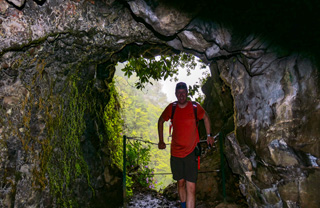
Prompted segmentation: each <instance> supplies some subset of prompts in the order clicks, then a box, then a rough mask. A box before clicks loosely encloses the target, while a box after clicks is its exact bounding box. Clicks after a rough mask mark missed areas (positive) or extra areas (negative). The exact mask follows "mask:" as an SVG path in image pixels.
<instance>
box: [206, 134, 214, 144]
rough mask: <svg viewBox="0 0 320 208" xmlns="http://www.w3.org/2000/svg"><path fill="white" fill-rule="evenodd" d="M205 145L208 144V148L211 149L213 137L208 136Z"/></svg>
mask: <svg viewBox="0 0 320 208" xmlns="http://www.w3.org/2000/svg"><path fill="white" fill-rule="evenodd" d="M207 143H208V145H209V146H211V147H213V143H214V137H213V136H208V137H207Z"/></svg>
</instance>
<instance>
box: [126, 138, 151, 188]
mask: <svg viewBox="0 0 320 208" xmlns="http://www.w3.org/2000/svg"><path fill="white" fill-rule="evenodd" d="M150 150H151V146H147V147H143V145H142V143H141V142H139V141H134V142H132V143H129V144H128V145H127V162H126V167H127V170H128V173H129V174H130V173H131V174H134V176H135V177H133V178H134V179H135V180H136V182H137V183H139V184H140V185H141V186H143V187H149V188H155V181H154V179H153V176H154V174H153V173H154V169H153V168H150V167H149V166H148V165H149V163H150V158H151V154H150ZM130 188H131V187H128V185H127V189H130Z"/></svg>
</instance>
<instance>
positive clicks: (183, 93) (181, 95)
mask: <svg viewBox="0 0 320 208" xmlns="http://www.w3.org/2000/svg"><path fill="white" fill-rule="evenodd" d="M187 95H188V92H187V90H186V89H179V90H177V91H176V97H177V99H178V103H180V104H185V103H186V102H187Z"/></svg>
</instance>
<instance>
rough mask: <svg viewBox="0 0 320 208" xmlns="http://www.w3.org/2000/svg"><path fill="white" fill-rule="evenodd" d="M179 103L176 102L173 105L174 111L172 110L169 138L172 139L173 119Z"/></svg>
mask: <svg viewBox="0 0 320 208" xmlns="http://www.w3.org/2000/svg"><path fill="white" fill-rule="evenodd" d="M177 103H178V101H175V102H173V103H172V110H171V117H170V127H169V137H171V129H172V126H173V123H172V119H173V115H174V112H175V111H176V107H177Z"/></svg>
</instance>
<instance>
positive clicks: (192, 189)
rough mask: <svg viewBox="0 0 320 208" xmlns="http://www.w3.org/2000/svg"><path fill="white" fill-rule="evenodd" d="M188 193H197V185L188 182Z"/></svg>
mask: <svg viewBox="0 0 320 208" xmlns="http://www.w3.org/2000/svg"><path fill="white" fill-rule="evenodd" d="M187 191H188V192H189V193H196V183H193V182H189V181H187Z"/></svg>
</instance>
